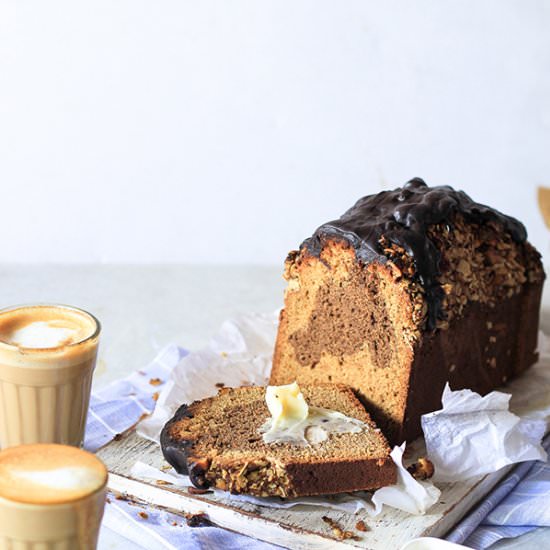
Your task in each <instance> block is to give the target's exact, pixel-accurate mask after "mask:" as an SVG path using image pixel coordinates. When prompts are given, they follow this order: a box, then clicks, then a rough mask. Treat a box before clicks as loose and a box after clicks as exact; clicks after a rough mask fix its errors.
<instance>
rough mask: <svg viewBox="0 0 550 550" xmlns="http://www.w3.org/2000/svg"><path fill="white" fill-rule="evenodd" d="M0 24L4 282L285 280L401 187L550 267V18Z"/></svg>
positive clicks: (124, 19)
mask: <svg viewBox="0 0 550 550" xmlns="http://www.w3.org/2000/svg"><path fill="white" fill-rule="evenodd" d="M0 6H1V8H0V41H1V42H0V123H1V124H0V186H1V187H0V192H1V206H0V208H1V215H0V231H1V234H2V247H1V252H0V257H1V259H2V261H9V262H30V261H50V262H90V261H109V262H193V263H202V262H216V263H222V262H231V263H245V262H253V263H279V264H280V263H281V262H282V260H283V259H284V257H285V255H286V253H287V251H288V250H289V249H291V248H294V247H295V246H297V245H298V244H299V243H300V241H301V240H302V239H303V238H304V237H306V236H308V235H309V234H310V233H311V231H312V230H313V229H315V227H316V226H317V225H319V224H320V223H321V222H324V221H326V220H328V219H331V218H334V217H337V216H338V215H339V214H341V213H342V212H343V211H344V210H345V209H346V208H347V207H348V206H351V204H352V203H353V202H354V201H355V200H356V199H357V198H359V197H360V196H362V195H364V194H367V193H370V192H375V191H378V190H381V189H383V188H386V187H394V186H396V185H399V184H401V183H403V182H404V181H406V180H407V179H409V178H411V177H413V176H421V177H423V178H425V179H426V180H427V181H428V183H431V184H451V185H454V186H456V187H459V188H463V189H464V190H466V191H467V192H468V193H470V194H471V195H472V196H473V197H474V198H476V199H477V200H479V201H481V202H486V203H489V204H491V205H494V206H496V207H498V208H500V209H502V210H503V211H505V212H506V213H511V214H514V215H516V216H517V217H519V218H520V219H522V220H523V221H524V222H525V223H526V225H527V227H528V230H529V232H530V235H531V238H532V240H533V241H534V242H535V244H536V245H537V246H539V247H540V248H541V249H542V252H544V253H546V252H548V251H550V250H549V245H548V241H549V239H548V235H547V233H546V230H545V228H544V226H543V223H542V221H541V219H540V216H539V214H538V210H537V205H536V186H537V185H541V184H542V185H544V184H546V185H548V186H550V32H549V30H548V29H549V28H550V2H545V1H544V0H539V1H535V0H517V1H510V0H508V1H502V0H495V1H488V0H460V1H449V0H446V1H442V0H424V1H415V2H411V1H405V0H404V1H399V2H387V1H386V2H378V1H363V0H362V1H350V0H348V1H345V2H342V1H339V0H334V1H325V0H311V1H300V0H292V1H281V0H276V1H259V0H250V1H244V0H236V1H232V2H228V1H226V0H220V1H219V2H213V1H207V0H200V1H183V0H173V1H172V0H164V1H161V0H159V1H139V0H114V1H113V0H94V1H88V2H74V1H72V0H70V1H67V2H61V1H58V0H50V1H48V2H43V1H39V0H35V1H28V0H0Z"/></svg>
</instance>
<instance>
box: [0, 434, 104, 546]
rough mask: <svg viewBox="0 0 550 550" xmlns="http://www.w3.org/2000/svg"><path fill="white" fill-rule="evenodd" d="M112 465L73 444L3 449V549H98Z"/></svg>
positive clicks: (0, 495) (0, 542)
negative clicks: (109, 467) (108, 466)
mask: <svg viewBox="0 0 550 550" xmlns="http://www.w3.org/2000/svg"><path fill="white" fill-rule="evenodd" d="M107 476H108V474H107V469H106V467H105V465H104V464H103V463H102V462H101V460H99V459H98V458H97V457H96V456H95V455H93V454H91V453H88V452H86V451H83V450H81V449H78V448H76V447H72V446H68V445H57V444H44V443H40V444H34V445H20V446H16V447H10V448H8V449H4V450H3V451H1V452H0V550H8V549H9V550H13V549H15V548H25V549H26V550H59V549H61V548H64V549H74V550H77V549H78V550H93V549H94V548H96V546H97V539H98V534H99V527H100V524H101V519H102V517H103V511H104V507H105V491H106V489H105V487H106V484H107Z"/></svg>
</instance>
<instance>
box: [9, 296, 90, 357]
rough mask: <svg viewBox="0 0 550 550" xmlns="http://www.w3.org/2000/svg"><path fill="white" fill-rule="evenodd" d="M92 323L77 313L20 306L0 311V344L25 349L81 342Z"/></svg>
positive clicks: (48, 307)
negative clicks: (3, 343) (0, 342)
mask: <svg viewBox="0 0 550 550" xmlns="http://www.w3.org/2000/svg"><path fill="white" fill-rule="evenodd" d="M94 330H95V324H94V323H93V322H91V320H90V318H89V317H88V316H85V315H83V314H81V312H79V311H77V310H74V309H69V308H62V307H56V306H33V307H20V308H16V309H12V310H10V311H5V312H0V341H2V342H5V343H6V344H10V345H14V346H18V347H21V348H28V349H49V348H57V347H60V346H67V345H71V344H76V343H78V342H82V341H83V340H85V339H86V338H87V337H89V336H91V335H92V333H93V332H94Z"/></svg>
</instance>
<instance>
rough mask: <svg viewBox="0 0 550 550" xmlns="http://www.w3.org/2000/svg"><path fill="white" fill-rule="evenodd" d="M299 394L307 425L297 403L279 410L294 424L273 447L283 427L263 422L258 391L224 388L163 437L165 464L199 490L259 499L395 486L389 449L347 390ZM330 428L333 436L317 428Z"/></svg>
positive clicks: (181, 413) (262, 394) (187, 410)
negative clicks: (213, 489) (300, 433)
mask: <svg viewBox="0 0 550 550" xmlns="http://www.w3.org/2000/svg"><path fill="white" fill-rule="evenodd" d="M270 389H271V388H270ZM275 390H277V388H275ZM302 392H303V396H304V397H305V401H306V402H307V404H308V405H309V414H310V416H309V417H308V418H311V417H312V413H313V417H314V419H313V421H312V422H309V423H308V421H305V423H304V422H303V421H302V420H301V419H300V418H298V414H301V412H300V411H299V410H298V405H297V404H296V403H295V404H294V405H293V406H292V410H291V409H290V407H288V405H284V407H287V408H288V410H289V411H290V412H288V414H289V415H290V416H293V417H294V418H295V421H296V423H295V424H294V428H293V426H290V429H288V430H287V431H286V432H285V430H284V429H283V432H281V433H283V434H286V437H280V439H279V440H277V438H276V437H273V435H274V433H276V432H277V429H278V428H279V427H282V428H288V425H283V424H280V420H281V417H277V416H275V415H274V416H273V417H272V418H271V417H270V409H271V410H272V412H273V410H275V408H276V407H275V408H273V407H271V406H270V409H268V404H267V403H266V399H265V398H266V388H265V387H258V386H256V387H244V388H224V389H222V390H221V391H220V392H219V393H218V395H217V396H216V397H211V398H208V399H203V400H202V401H196V402H195V403H193V404H191V405H184V406H182V407H180V409H179V410H178V411H177V413H176V415H175V416H174V418H173V419H172V420H170V421H169V422H168V423H167V424H166V426H165V427H164V429H163V431H162V434H161V446H162V452H163V454H164V457H165V458H166V460H167V461H168V462H169V463H170V464H171V465H172V466H173V467H174V468H175V469H176V470H177V471H178V472H180V473H184V474H189V477H190V479H191V481H192V483H193V484H194V485H195V486H197V487H199V488H208V487H216V488H218V489H222V490H227V491H230V492H232V493H247V494H251V495H256V496H262V497H267V496H280V497H289V498H292V497H298V496H305V495H319V494H332V493H341V492H349V491H358V490H368V489H376V488H378V487H382V486H384V485H390V484H392V483H395V482H396V468H395V465H394V463H393V461H392V460H391V458H390V448H389V446H388V443H387V441H386V439H385V438H384V436H383V435H382V433H381V432H380V430H378V429H377V428H376V426H375V425H374V423H373V422H372V420H371V419H370V417H369V415H368V414H367V413H366V411H365V409H364V407H363V406H362V405H361V403H360V402H359V401H358V400H357V398H356V397H355V395H354V393H353V392H352V391H351V390H350V389H349V388H346V387H344V386H338V385H333V384H330V385H328V384H327V385H318V386H305V387H303V388H302ZM271 393H272V396H273V398H275V399H276V398H278V397H280V396H278V395H276V394H277V391H272V392H271ZM268 395H269V392H268ZM302 401H303V399H302ZM281 407H282V408H281V409H280V410H283V408H284V407H283V406H281ZM306 414H307V413H306ZM319 414H320V416H319ZM323 415H324V417H323ZM335 418H337V419H338V422H340V424H338V422H336V423H334V419H335ZM287 420H288V419H287ZM300 422H301V424H300ZM325 422H326V424H325ZM341 422H345V423H347V424H348V427H347V428H346V426H342V424H341ZM272 423H273V424H272ZM275 423H278V424H275ZM331 423H332V424H333V430H332V431H331V430H330V429H327V430H324V429H323V427H324V426H325V425H331ZM279 424H280V425H279ZM300 426H302V427H304V426H305V428H304V432H305V440H303V441H301V440H302V437H297V433H298V431H299V430H296V429H295V428H296V427H298V428H299V427H300ZM308 426H309V427H308ZM338 426H339V427H338ZM270 427H271V430H269V428H270ZM348 428H349V429H348ZM310 429H311V433H309V430H310ZM268 432H269V435H270V436H271V437H267V436H268ZM292 439H296V441H292ZM266 440H267V441H269V440H271V442H269V443H268V442H266Z"/></svg>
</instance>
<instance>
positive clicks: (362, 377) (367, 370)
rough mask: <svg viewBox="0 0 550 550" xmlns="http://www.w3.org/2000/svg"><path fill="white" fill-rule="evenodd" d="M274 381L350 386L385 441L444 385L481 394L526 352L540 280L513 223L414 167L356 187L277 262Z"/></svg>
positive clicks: (431, 404) (410, 430)
mask: <svg viewBox="0 0 550 550" xmlns="http://www.w3.org/2000/svg"><path fill="white" fill-rule="evenodd" d="M285 278H286V279H287V280H288V287H287V290H286V293H285V307H284V310H283V311H282V312H281V316H280V326H279V332H278V336H277V343H276V347H275V354H274V358H273V370H272V374H271V379H270V383H271V384H285V383H288V382H292V381H294V380H297V381H298V383H300V384H311V383H318V382H338V383H343V384H347V385H349V386H351V387H352V388H354V389H355V390H356V391H357V394H358V396H359V398H360V399H361V400H362V402H363V403H364V404H365V406H366V407H367V409H368V410H369V412H370V413H371V414H372V416H373V418H374V420H375V421H376V423H377V424H378V425H379V426H380V427H381V428H382V430H383V431H384V433H385V434H386V436H387V437H388V439H389V440H390V443H401V442H402V441H403V440H405V439H407V440H410V439H413V438H414V437H416V436H418V435H419V434H420V433H421V428H420V416H421V415H422V414H424V413H426V412H430V411H433V410H436V409H438V408H440V406H441V402H440V398H441V394H442V391H443V388H444V385H445V383H446V382H447V381H449V383H450V385H451V388H452V389H454V390H456V389H460V388H470V389H472V390H474V391H477V392H480V393H482V394H484V393H487V392H489V391H490V390H492V389H494V388H495V387H497V386H500V385H501V384H504V383H505V382H506V381H507V380H509V379H511V378H513V377H515V376H517V375H518V374H520V373H521V372H523V371H524V370H525V369H527V368H528V367H529V366H530V365H531V364H533V363H534V362H535V361H536V359H537V353H536V345H537V330H538V322H539V307H540V299H541V292H542V285H543V280H544V272H543V269H542V265H541V261H540V255H539V254H538V252H537V251H536V250H535V249H534V248H533V247H532V246H531V245H530V244H529V243H528V242H527V241H526V231H525V228H524V227H523V225H522V224H521V223H520V222H519V221H517V220H515V219H514V218H511V217H508V216H505V215H503V214H501V213H500V212H498V211H496V210H494V209H492V208H489V207H487V206H484V205H481V204H477V203H475V202H474V201H473V200H472V199H470V198H469V197H468V195H466V194H465V193H463V192H462V191H455V190H453V189H452V188H451V187H433V188H430V187H428V186H426V184H425V183H424V182H423V181H422V180H420V179H418V178H417V179H414V180H411V181H410V182H409V183H407V184H406V185H405V186H404V187H403V188H399V189H396V190H394V191H385V192H382V193H378V194H377V195H371V196H367V197H364V198H362V199H360V200H359V201H358V202H357V204H355V206H353V207H352V208H351V209H350V210H348V211H347V212H346V213H345V214H344V215H343V216H342V217H341V218H340V219H338V220H336V221H333V222H329V223H326V224H324V225H322V226H321V227H319V228H318V229H317V230H316V231H315V233H314V234H313V236H312V237H310V238H309V239H307V240H306V241H304V242H303V243H302V245H301V247H300V249H299V250H298V251H294V252H291V253H290V254H289V256H288V258H287V261H286V270H285Z"/></svg>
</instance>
